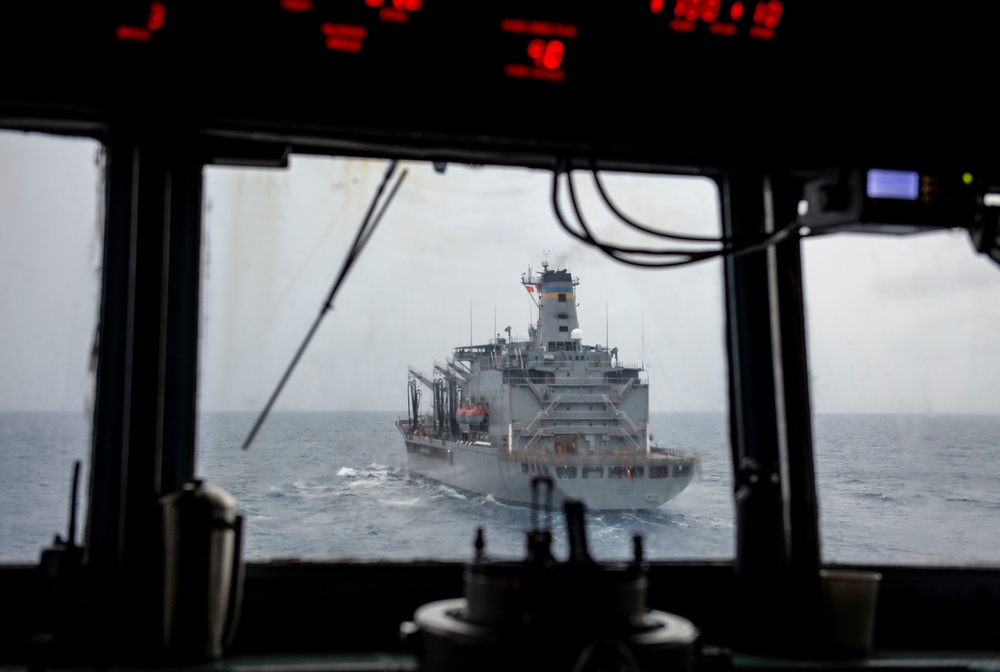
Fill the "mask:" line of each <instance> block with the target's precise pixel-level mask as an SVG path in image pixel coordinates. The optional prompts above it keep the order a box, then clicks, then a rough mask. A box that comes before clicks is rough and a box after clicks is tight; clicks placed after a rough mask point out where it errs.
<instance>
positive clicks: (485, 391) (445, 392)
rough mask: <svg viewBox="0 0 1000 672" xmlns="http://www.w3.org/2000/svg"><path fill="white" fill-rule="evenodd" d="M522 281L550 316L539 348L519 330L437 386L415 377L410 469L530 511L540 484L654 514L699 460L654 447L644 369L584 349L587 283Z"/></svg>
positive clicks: (563, 273)
mask: <svg viewBox="0 0 1000 672" xmlns="http://www.w3.org/2000/svg"><path fill="white" fill-rule="evenodd" d="M521 283H522V284H523V285H524V286H525V288H526V289H527V291H528V292H529V294H531V295H532V297H533V298H534V299H535V302H536V305H537V307H538V321H537V323H536V324H534V325H531V326H530V327H529V329H528V338H527V340H512V339H511V338H510V334H511V331H510V328H509V327H508V328H507V330H506V333H507V337H506V338H501V337H497V338H496V339H495V340H494V341H493V342H490V343H487V344H484V345H471V346H463V347H457V348H455V349H454V351H453V354H452V357H450V358H449V359H448V360H447V361H446V362H445V363H440V362H435V364H434V374H433V375H432V376H430V377H428V376H426V375H424V374H423V373H422V372H421V371H419V370H418V369H415V368H414V367H412V366H411V367H410V369H409V381H408V385H409V413H408V417H407V418H406V419H402V418H401V419H400V420H399V421H398V427H399V430H400V432H401V433H402V434H403V436H404V439H405V442H406V449H407V453H408V459H409V467H410V471H411V472H412V473H415V474H418V475H421V476H424V477H427V478H431V479H434V480H437V481H441V482H443V483H446V484H448V485H450V486H453V487H456V488H460V489H462V490H466V491H470V492H474V493H481V494H489V495H492V496H493V497H495V498H496V499H498V500H500V501H507V502H513V503H518V504H528V503H530V502H531V480H532V478H533V477H535V476H537V475H548V476H550V477H552V478H553V479H554V481H555V490H556V495H557V496H558V497H562V498H572V499H579V500H582V501H583V502H584V503H585V504H586V505H587V506H588V507H589V508H592V509H604V510H608V509H646V508H653V507H656V506H659V505H661V504H663V503H664V502H666V501H667V500H669V499H671V498H673V497H674V496H676V495H677V494H679V493H680V492H681V491H682V490H684V488H686V487H687V486H688V484H689V483H690V482H691V479H692V477H693V476H694V466H695V461H696V458H695V456H694V455H692V454H691V453H688V452H686V451H681V450H676V449H671V448H665V447H660V446H656V445H654V444H653V443H652V440H651V438H650V433H649V384H648V382H647V381H646V380H645V379H643V378H642V377H641V373H642V367H641V366H640V365H635V364H623V363H622V362H620V361H619V358H618V349H617V348H608V347H605V346H601V345H585V344H584V343H583V335H582V332H581V330H580V324H579V320H578V318H577V311H576V307H577V303H576V288H577V285H578V284H579V281H578V279H576V278H573V277H572V275H571V274H570V272H569V271H568V270H565V269H556V270H553V269H550V268H549V264H548V262H547V261H546V262H543V264H542V271H541V272H540V273H537V274H536V273H533V272H532V271H531V270H530V269H529V271H528V272H527V273H526V274H523V275H522V276H521ZM421 386H423V389H422V387H421ZM424 390H426V391H427V392H429V393H430V394H431V402H430V412H429V413H426V414H421V412H420V406H421V399H422V398H423V396H424V393H425V392H424Z"/></svg>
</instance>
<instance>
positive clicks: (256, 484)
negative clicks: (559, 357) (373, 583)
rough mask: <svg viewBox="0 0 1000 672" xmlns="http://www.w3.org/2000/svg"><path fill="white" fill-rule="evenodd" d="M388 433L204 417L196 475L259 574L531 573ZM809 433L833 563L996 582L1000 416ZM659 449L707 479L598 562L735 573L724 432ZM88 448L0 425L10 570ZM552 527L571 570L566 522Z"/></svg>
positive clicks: (18, 419) (507, 535)
mask: <svg viewBox="0 0 1000 672" xmlns="http://www.w3.org/2000/svg"><path fill="white" fill-rule="evenodd" d="M395 419H396V414H394V413H337V412H332V413H287V412H286V413H274V414H272V415H271V416H270V417H269V418H268V420H267V422H266V423H265V424H264V426H263V428H262V429H261V431H260V433H259V434H258V435H257V438H256V440H255V442H254V444H253V445H252V446H251V447H250V449H249V450H248V451H243V450H241V449H240V447H239V446H240V445H241V444H242V442H243V439H244V438H245V437H246V435H247V432H248V431H249V429H250V426H251V425H252V423H253V421H254V420H255V414H254V413H209V414H204V415H203V416H202V418H201V423H200V427H199V458H198V473H199V475H200V476H203V477H204V478H205V479H206V480H207V481H208V482H209V483H212V484H214V485H217V486H220V487H222V488H224V489H225V490H227V491H229V492H230V493H231V494H232V495H233V496H234V497H235V498H236V500H237V502H238V506H239V509H240V511H241V513H243V514H244V515H245V517H246V524H247V527H246V541H245V554H246V557H248V558H250V559H256V560H261V559H267V558H293V557H297V558H357V559H409V558H439V559H450V560H467V559H469V558H470V557H471V555H472V543H473V539H474V535H475V530H476V528H477V527H480V526H482V527H483V528H484V530H485V536H486V543H487V551H488V552H489V553H491V554H493V555H495V556H507V557H515V558H519V557H521V556H522V555H523V553H524V531H525V530H526V529H527V528H528V527H529V526H530V524H531V512H530V511H529V510H528V509H525V508H522V507H515V506H508V505H505V504H501V503H499V502H496V501H495V500H493V499H492V498H491V497H489V496H476V495H469V494H463V493H460V492H456V491H455V490H453V489H451V488H448V487H445V486H441V485H439V484H435V483H431V482H427V481H423V480H419V479H414V478H410V477H409V475H408V473H407V469H406V454H405V451H404V449H403V444H402V440H401V438H400V437H399V435H398V433H397V432H396V429H395V427H394V426H393V422H394V420H395ZM814 430H815V437H816V439H815V442H816V470H817V484H818V488H819V496H820V506H821V535H822V543H823V554H824V558H825V559H826V560H828V561H839V562H861V563H864V562H874V563H893V564H905V563H918V564H935V563H947V564H992V565H1000V416H911V415H820V416H817V417H816V419H815V421H814ZM652 431H653V434H654V436H656V438H657V440H658V442H660V443H662V444H664V445H669V446H676V447H679V448H686V449H689V450H692V451H694V452H696V453H697V454H698V455H699V457H700V458H701V467H700V470H699V473H698V475H697V477H696V479H695V481H694V482H693V483H692V485H691V486H690V487H689V488H688V489H687V490H685V491H684V492H683V493H682V494H681V495H680V496H678V497H677V498H676V499H674V500H671V501H670V502H667V503H666V504H664V505H663V506H661V507H659V508H657V509H654V510H652V511H644V512H635V513H592V514H590V515H589V516H588V519H587V532H588V540H589V543H590V550H591V553H592V554H593V555H594V556H595V557H596V558H597V559H599V560H615V559H624V558H627V557H629V556H630V554H631V538H632V535H634V534H641V535H642V536H643V539H644V546H645V550H646V553H647V556H648V557H650V558H653V559H709V558H712V559H724V558H731V557H732V556H733V552H734V527H733V506H732V478H731V466H730V461H729V446H728V441H727V438H726V437H727V429H726V418H725V416H724V415H723V414H711V413H705V414H697V413H686V414H653V418H652ZM87 443H88V421H87V419H86V418H85V417H83V415H82V414H58V413H0V454H2V456H3V460H4V468H3V470H2V471H0V562H8V563H9V562H35V561H37V559H38V554H39V552H40V551H41V549H42V547H43V546H45V545H47V544H49V543H51V541H52V536H53V535H54V534H56V533H61V534H65V529H66V521H67V518H68V510H69V488H70V477H71V474H72V465H73V460H75V459H81V458H82V459H84V461H85V463H86V459H85V457H86V455H87V453H88V448H87ZM83 476H84V479H83V481H84V483H83V487H82V488H81V490H82V491H85V490H86V487H85V486H86V482H87V477H88V473H87V470H86V467H85V468H84V474H83ZM84 499H85V498H84V497H83V496H81V502H83V500H84ZM81 516H82V512H81ZM80 527H81V530H80V534H81V536H82V528H83V523H82V517H81V524H80ZM552 527H553V530H554V532H555V548H554V551H555V553H556V555H557V556H559V557H564V556H565V535H564V534H563V530H562V521H561V516H555V518H554V520H553V521H552Z"/></svg>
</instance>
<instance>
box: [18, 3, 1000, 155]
mask: <svg viewBox="0 0 1000 672" xmlns="http://www.w3.org/2000/svg"><path fill="white" fill-rule="evenodd" d="M12 4H14V3H8V6H7V7H5V8H4V9H3V10H0V11H2V12H3V14H4V15H5V16H3V17H0V57H2V58H3V59H4V63H5V64H6V65H5V70H6V71H7V73H8V74H6V75H5V77H4V88H3V91H2V92H0V124H2V125H7V126H9V125H12V124H16V123H25V120H31V119H69V120H84V121H93V122H98V123H121V122H127V123H133V122H151V123H153V124H166V125H169V126H174V127H180V128H185V127H193V128H198V129H214V130H218V131H227V132H234V133H237V134H249V133H250V132H258V133H260V132H263V133H265V134H270V135H272V136H274V137H284V138H290V139H292V140H294V141H295V142H298V143H300V144H309V143H311V142H322V141H324V140H329V141H338V142H342V141H344V140H355V141H360V142H362V143H372V142H376V141H377V142H378V143H382V144H383V145H385V144H387V145H389V146H395V147H400V148H409V149H410V150H412V151H414V152H417V153H423V154H426V155H428V156H430V152H431V150H432V148H437V149H438V150H442V149H443V150H444V154H445V155H452V156H455V155H461V153H462V152H469V153H470V155H475V154H477V153H485V154H487V155H488V154H491V153H492V154H496V153H515V154H522V155H524V156H530V155H532V154H533V153H537V154H538V155H540V156H551V155H553V154H559V153H565V152H568V153H572V154H574V155H577V156H580V155H591V156H597V157H600V158H604V159H606V160H621V161H626V162H632V161H638V162H642V161H653V162H655V163H658V164H662V163H664V162H668V163H674V164H677V165H688V166H695V167H703V168H705V167H707V168H711V167H738V166H771V167H788V168H797V167H802V168H811V167H815V166H823V165H840V164H850V165H875V164H882V165H885V164H886V162H893V163H897V164H903V165H905V166H909V167H916V166H914V164H921V163H934V164H935V165H938V162H940V161H948V162H951V163H954V164H956V165H957V164H961V167H962V168H963V169H968V168H970V167H973V166H972V165H970V162H980V163H985V164H991V163H992V161H993V157H994V156H995V154H996V150H997V149H998V145H1000V142H998V141H997V139H996V137H995V135H991V134H989V133H985V132H983V131H981V130H980V129H981V128H983V126H981V125H980V124H983V123H985V122H987V121H989V120H991V118H992V111H991V110H990V109H989V107H988V103H987V101H988V100H989V99H990V96H989V90H990V88H991V83H990V82H991V80H990V76H991V73H990V69H991V68H990V65H991V63H992V59H993V58H994V57H993V55H992V54H991V53H989V49H990V45H991V44H992V43H993V42H994V39H993V38H994V33H995V32H996V29H995V26H996V25H997V22H996V21H995V18H996V16H995V15H996V14H997V13H998V10H997V9H991V8H990V7H989V6H984V5H983V4H981V3H961V4H958V3H952V4H949V5H947V7H945V6H944V5H940V4H938V5H916V4H914V3H911V2H899V1H894V2H879V3H860V4H859V3H846V2H842V1H840V2H828V1H819V0H619V1H616V2H613V3H611V2H606V3H584V2H579V1H578V0H575V1H569V0H504V1H503V2H475V3H471V2H459V1H458V0H240V1H236V0H215V1H213V2H199V1H196V0H183V1H179V0H112V1H109V2H102V3H80V2H65V1H60V2H45V1H39V2H31V3H27V2H22V3H17V6H14V7H11V6H9V5H12ZM88 4H89V6H88Z"/></svg>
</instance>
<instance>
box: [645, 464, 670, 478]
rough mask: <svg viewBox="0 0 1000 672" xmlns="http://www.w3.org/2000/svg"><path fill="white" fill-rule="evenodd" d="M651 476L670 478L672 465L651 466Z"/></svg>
mask: <svg viewBox="0 0 1000 672" xmlns="http://www.w3.org/2000/svg"><path fill="white" fill-rule="evenodd" d="M649 477H650V478H670V465H666V464H662V465H654V466H651V467H650V468H649Z"/></svg>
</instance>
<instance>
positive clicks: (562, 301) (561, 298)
mask: <svg viewBox="0 0 1000 672" xmlns="http://www.w3.org/2000/svg"><path fill="white" fill-rule="evenodd" d="M559 303H566V295H565V294H562V293H560V294H559Z"/></svg>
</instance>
